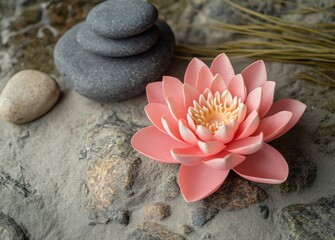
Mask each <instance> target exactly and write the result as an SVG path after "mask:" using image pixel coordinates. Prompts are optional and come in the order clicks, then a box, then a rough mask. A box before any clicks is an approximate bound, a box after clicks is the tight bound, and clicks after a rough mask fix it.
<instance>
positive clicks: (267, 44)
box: [174, 0, 335, 87]
mask: <svg viewBox="0 0 335 240" xmlns="http://www.w3.org/2000/svg"><path fill="white" fill-rule="evenodd" d="M224 1H225V2H226V3H228V4H230V5H231V6H232V7H234V8H235V9H236V10H237V12H238V13H239V14H240V17H241V18H242V19H244V20H246V22H248V23H247V24H240V25H233V24H227V23H225V22H223V21H220V20H217V19H212V18H210V17H209V16H205V17H206V18H207V19H208V20H210V24H209V25H205V26H199V25H197V26H195V25H181V24H179V25H177V26H174V27H175V28H208V29H214V30H217V31H230V32H232V33H235V34H237V36H238V38H237V39H238V40H236V41H228V42H222V44H211V45H192V44H178V47H177V57H179V58H183V59H190V58H192V57H194V56H196V57H201V58H203V59H208V60H209V59H212V58H213V57H215V56H217V55H218V54H219V53H221V52H225V53H226V54H227V55H229V57H232V58H262V59H264V60H266V61H274V62H282V63H292V64H301V65H305V66H308V67H310V68H309V71H308V73H301V74H299V77H300V78H302V79H305V80H309V81H313V82H316V83H319V84H322V85H326V86H330V87H335V80H334V79H335V78H334V75H335V36H334V33H335V24H334V23H327V22H323V23H315V24H311V23H306V22H294V21H286V20H283V19H281V18H278V17H274V16H269V15H266V14H262V13H259V12H255V11H253V10H250V9H248V8H245V7H242V6H240V5H239V4H237V3H235V2H232V1H231V0H224ZM278 1H279V2H283V3H286V4H294V3H292V2H289V1H286V0H278ZM334 6H335V4H333V5H331V6H326V7H322V8H313V7H307V6H302V5H300V6H299V5H296V10H295V13H297V14H310V13H319V12H322V13H323V14H325V13H326V14H330V15H331V16H333V15H335V14H334V12H332V11H333V9H334ZM195 11H198V10H196V9H195ZM198 12H199V11H198ZM200 13H201V12H200ZM201 14H202V13H201ZM311 69H312V70H311Z"/></svg>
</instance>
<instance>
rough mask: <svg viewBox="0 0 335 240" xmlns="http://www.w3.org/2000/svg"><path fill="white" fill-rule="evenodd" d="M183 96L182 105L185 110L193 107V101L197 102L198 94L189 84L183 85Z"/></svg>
mask: <svg viewBox="0 0 335 240" xmlns="http://www.w3.org/2000/svg"><path fill="white" fill-rule="evenodd" d="M183 96H184V105H185V108H186V109H188V107H190V106H193V101H194V100H198V99H199V96H200V92H199V91H198V89H196V88H195V87H192V86H191V85H190V84H187V83H185V84H184V85H183Z"/></svg>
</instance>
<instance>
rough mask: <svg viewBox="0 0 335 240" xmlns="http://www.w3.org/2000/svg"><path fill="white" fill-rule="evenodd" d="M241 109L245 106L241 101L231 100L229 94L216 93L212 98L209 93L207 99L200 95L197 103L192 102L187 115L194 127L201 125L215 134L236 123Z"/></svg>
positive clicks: (238, 99)
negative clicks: (232, 122) (224, 126)
mask: <svg viewBox="0 0 335 240" xmlns="http://www.w3.org/2000/svg"><path fill="white" fill-rule="evenodd" d="M204 94H205V93H204ZM242 109H243V110H245V106H244V104H243V103H242V102H241V99H240V98H237V97H234V99H232V98H231V95H230V93H229V92H228V91H227V90H225V91H224V92H223V93H222V94H221V95H220V94H219V93H218V92H216V93H215V94H214V96H213V94H212V93H211V92H209V93H208V94H207V97H206V96H204V95H203V94H201V95H200V97H199V102H197V101H195V100H194V101H193V107H189V109H188V113H189V114H190V116H191V118H192V119H193V121H194V124H195V125H196V126H199V125H202V126H204V127H206V128H207V129H208V130H209V131H211V132H212V133H213V134H215V133H216V131H217V130H218V129H219V128H220V127H221V126H223V125H229V123H230V122H231V121H238V120H239V119H238V118H239V116H240V112H241V110H242Z"/></svg>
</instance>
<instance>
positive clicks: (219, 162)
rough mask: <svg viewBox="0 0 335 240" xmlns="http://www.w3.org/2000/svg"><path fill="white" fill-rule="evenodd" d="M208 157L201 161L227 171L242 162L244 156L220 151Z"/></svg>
mask: <svg viewBox="0 0 335 240" xmlns="http://www.w3.org/2000/svg"><path fill="white" fill-rule="evenodd" d="M208 158H210V159H209V160H205V161H204V162H203V163H204V164H206V165H207V166H209V167H211V168H215V169H217V170H220V171H227V170H230V169H232V168H234V167H236V166H237V165H239V164H240V163H242V162H243V161H244V159H245V156H242V155H239V154H235V153H230V152H227V151H222V152H221V153H219V154H217V155H215V156H210V157H208Z"/></svg>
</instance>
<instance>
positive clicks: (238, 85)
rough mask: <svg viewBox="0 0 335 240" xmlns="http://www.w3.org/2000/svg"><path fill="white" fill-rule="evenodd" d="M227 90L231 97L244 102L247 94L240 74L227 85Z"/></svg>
mask: <svg viewBox="0 0 335 240" xmlns="http://www.w3.org/2000/svg"><path fill="white" fill-rule="evenodd" d="M228 90H229V92H230V93H231V95H232V97H235V96H236V97H238V98H241V101H242V102H244V99H245V97H246V94H247V89H246V88H245V85H244V80H243V77H242V75H241V74H237V75H235V76H234V77H233V78H232V79H231V80H230V81H229V84H228Z"/></svg>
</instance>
